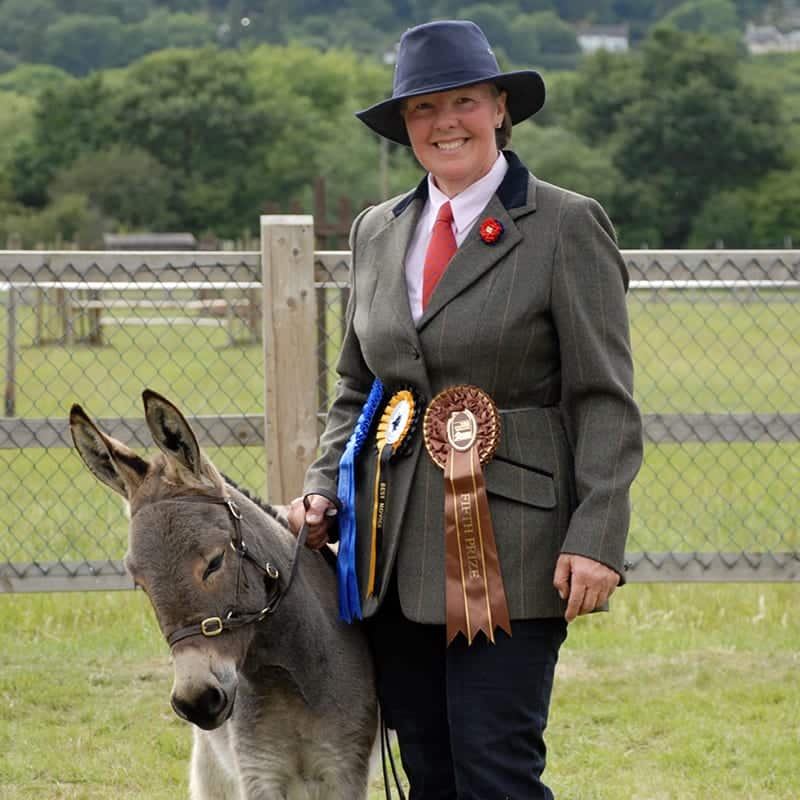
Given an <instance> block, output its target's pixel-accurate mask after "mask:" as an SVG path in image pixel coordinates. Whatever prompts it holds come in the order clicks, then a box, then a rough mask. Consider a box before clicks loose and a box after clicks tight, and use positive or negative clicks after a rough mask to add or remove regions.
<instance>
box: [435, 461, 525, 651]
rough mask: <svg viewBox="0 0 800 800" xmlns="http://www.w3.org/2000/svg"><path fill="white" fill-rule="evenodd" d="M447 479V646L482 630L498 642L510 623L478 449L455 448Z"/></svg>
mask: <svg viewBox="0 0 800 800" xmlns="http://www.w3.org/2000/svg"><path fill="white" fill-rule="evenodd" d="M444 480H445V570H446V572H445V574H446V581H445V584H446V607H447V644H448V645H449V644H450V643H451V642H452V641H453V639H455V638H456V636H457V635H458V634H459V633H463V634H464V636H465V637H466V639H467V643H468V644H470V645H471V644H472V642H473V641H474V639H475V636H476V635H477V634H478V633H479V632H480V631H483V633H484V635H485V636H486V638H487V640H488V641H490V642H491V643H492V644H494V641H495V629H496V628H500V629H501V630H503V631H505V632H506V633H507V634H508V635H509V636H511V621H510V619H509V615H508V604H507V601H506V593H505V587H504V586H503V577H502V574H501V572H500V560H499V558H498V556H497V546H496V543H495V538H494V529H493V528H492V519H491V515H490V513H489V501H488V499H487V497H486V485H485V482H484V478H483V470H482V469H481V462H480V456H479V453H478V447H477V445H473V446H472V447H470V448H469V449H468V450H465V451H460V450H457V449H455V448H451V449H450V451H449V452H448V454H447V463H446V464H445V470H444Z"/></svg>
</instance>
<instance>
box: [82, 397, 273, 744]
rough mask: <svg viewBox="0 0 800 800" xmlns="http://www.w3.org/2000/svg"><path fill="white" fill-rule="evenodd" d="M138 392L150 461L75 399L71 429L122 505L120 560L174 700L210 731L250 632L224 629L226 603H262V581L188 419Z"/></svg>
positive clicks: (222, 713)
mask: <svg viewBox="0 0 800 800" xmlns="http://www.w3.org/2000/svg"><path fill="white" fill-rule="evenodd" d="M142 399H143V401H144V409H145V417H146V420H147V425H148V427H149V429H150V432H151V433H152V436H153V439H154V441H155V443H156V444H157V445H158V447H159V448H160V450H161V453H159V454H158V455H156V456H155V457H154V458H152V459H145V458H142V457H141V456H139V455H137V454H136V453H134V452H133V451H132V450H131V449H129V448H128V447H126V446H125V445H124V444H122V442H119V441H117V440H116V439H113V438H112V437H110V436H108V435H107V434H105V433H103V432H102V431H100V429H99V428H98V427H97V426H96V425H95V424H94V423H93V422H92V421H91V419H90V418H89V417H88V416H87V415H86V413H85V412H84V411H83V409H82V408H81V407H80V406H78V405H74V406H73V407H72V410H71V412H70V431H71V433H72V439H73V441H74V443H75V447H76V448H77V450H78V452H79V453H80V455H81V458H82V459H83V461H84V463H85V464H86V466H87V467H88V468H89V470H90V471H91V472H92V473H93V474H94V475H95V476H96V477H97V478H98V479H99V480H101V481H102V482H103V483H105V484H107V485H108V486H110V487H111V488H112V489H113V490H114V491H115V492H117V493H119V494H121V495H122V496H123V497H124V498H125V499H126V500H127V501H128V503H129V505H130V511H131V523H130V531H129V540H128V552H127V554H126V556H125V566H126V568H127V570H128V572H129V573H130V574H131V576H132V577H133V580H134V582H135V583H136V585H137V586H140V587H141V588H142V589H144V591H145V592H146V593H147V595H148V597H149V598H150V602H151V604H152V606H153V610H154V611H155V614H156V618H157V619H158V623H159V625H160V626H161V630H162V632H163V634H164V636H165V637H166V638H167V640H168V642H169V643H170V646H171V648H172V654H173V660H174V665H175V683H174V686H173V691H172V706H173V708H174V709H175V712H176V713H177V714H178V715H179V716H181V717H183V718H184V719H186V720H188V721H189V722H193V723H194V724H196V725H198V726H199V727H201V728H205V729H207V730H210V729H212V728H215V727H218V726H219V725H221V724H222V723H223V722H224V721H225V720H226V719H227V718H228V717H229V716H230V714H231V711H232V710H233V702H234V698H235V694H236V687H237V685H238V679H237V669H238V667H239V666H240V665H241V663H242V662H243V660H244V657H245V655H246V652H247V648H248V646H249V644H250V641H251V638H252V626H250V625H246V624H241V625H231V626H230V629H229V626H228V624H227V623H228V620H231V619H233V617H232V614H231V612H233V611H235V609H234V605H238V606H239V607H240V608H244V609H256V608H262V607H263V606H264V604H265V586H266V585H267V584H268V581H267V579H266V577H265V580H264V581H261V580H248V579H247V573H246V571H244V570H242V560H243V554H244V552H245V549H244V548H238V547H237V542H238V544H241V528H240V525H241V520H240V518H238V516H237V515H238V514H239V511H238V509H237V507H236V506H235V505H233V504H230V503H226V500H227V498H228V488H227V486H226V484H225V481H224V480H223V478H222V476H221V475H220V473H219V472H218V471H217V470H216V469H215V467H214V466H213V464H211V462H210V461H209V460H208V458H206V456H205V455H204V454H203V452H202V451H201V450H200V447H199V445H198V442H197V438H196V437H195V435H194V433H193V431H192V429H191V427H190V426H189V423H188V422H187V421H186V419H185V418H184V416H183V415H182V414H181V413H180V411H178V409H177V408H176V407H175V406H174V405H173V404H172V403H170V402H169V401H168V400H166V399H165V398H163V397H161V396H160V395H158V394H156V393H155V392H153V391H150V390H145V391H144V393H143V394H142ZM245 502H246V501H245ZM276 524H277V523H276ZM232 545H233V546H232ZM249 557H250V556H249V555H248V558H249ZM251 560H252V559H251ZM251 576H252V574H251ZM245 616H247V615H245ZM245 621H250V620H245ZM223 628H224V635H217V634H221V633H223Z"/></svg>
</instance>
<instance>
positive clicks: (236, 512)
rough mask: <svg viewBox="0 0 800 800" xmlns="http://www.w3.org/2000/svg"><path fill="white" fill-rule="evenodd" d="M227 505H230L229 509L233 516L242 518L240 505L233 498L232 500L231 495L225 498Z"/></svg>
mask: <svg viewBox="0 0 800 800" xmlns="http://www.w3.org/2000/svg"><path fill="white" fill-rule="evenodd" d="M225 505H226V506H228V511H230V513H231V516H232V517H233V518H234V519H241V518H242V512H241V511H239V506H237V505H236V503H234V502H233V500H231V498H230V497H228V498H226V499H225Z"/></svg>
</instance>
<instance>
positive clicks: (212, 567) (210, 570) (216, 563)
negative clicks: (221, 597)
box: [203, 553, 225, 581]
mask: <svg viewBox="0 0 800 800" xmlns="http://www.w3.org/2000/svg"><path fill="white" fill-rule="evenodd" d="M224 558H225V553H218V554H217V555H215V556H214V558H212V559H211V561H209V562H208V566H207V567H206V571H205V572H204V573H203V580H204V581H205V580H208V579H209V577H211V575H213V574H214V573H215V572H216V571H217V570H218V569H219V568H220V567H221V566H222V560H223V559H224Z"/></svg>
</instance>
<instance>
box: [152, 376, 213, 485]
mask: <svg viewBox="0 0 800 800" xmlns="http://www.w3.org/2000/svg"><path fill="white" fill-rule="evenodd" d="M142 401H143V402H144V416H145V419H146V420H147V427H148V428H150V433H152V434H153V441H154V442H155V443H156V444H157V445H158V446H159V448H160V449H161V450H162V451H163V452H164V453H165V454H166V455H168V456H170V457H171V458H174V459H175V460H176V461H177V462H178V463H179V464H181V465H183V466H184V467H186V469H188V470H189V471H190V472H191V473H192V474H193V475H195V476H196V477H198V478H199V477H200V470H201V468H202V466H203V460H202V458H201V456H200V445H199V444H198V443H197V437H196V436H195V435H194V431H193V430H192V429H191V427H190V426H189V423H188V422H187V421H186V418H185V417H184V416H183V414H181V412H180V411H178V409H177V408H175V406H174V405H172V403H170V401H169V400H167V399H166V397H162V396H161V395H160V394H158V393H157V392H154V391H153V390H152V389H145V390H144V391H143V392H142Z"/></svg>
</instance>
